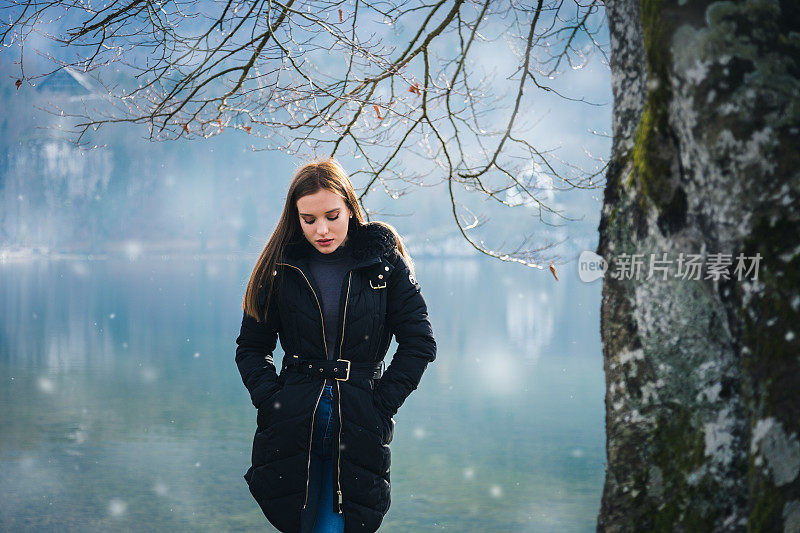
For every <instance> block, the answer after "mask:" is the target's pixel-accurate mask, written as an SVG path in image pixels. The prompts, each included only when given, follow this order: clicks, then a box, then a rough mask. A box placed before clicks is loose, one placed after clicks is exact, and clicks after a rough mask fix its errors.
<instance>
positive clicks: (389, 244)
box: [284, 219, 397, 261]
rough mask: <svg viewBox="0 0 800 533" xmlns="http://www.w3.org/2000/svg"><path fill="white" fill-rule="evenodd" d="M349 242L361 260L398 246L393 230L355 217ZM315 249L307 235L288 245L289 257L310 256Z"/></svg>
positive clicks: (287, 253) (350, 230)
mask: <svg viewBox="0 0 800 533" xmlns="http://www.w3.org/2000/svg"><path fill="white" fill-rule="evenodd" d="M348 233H349V237H348V238H347V244H348V245H349V246H351V247H352V250H353V252H352V253H353V258H354V259H355V260H356V261H361V260H364V259H367V258H370V257H380V256H382V255H383V254H385V253H387V252H390V251H392V250H393V249H394V248H395V247H396V246H397V241H396V240H395V238H394V234H393V233H392V231H391V230H390V229H389V228H387V227H386V226H384V225H383V224H380V223H378V222H367V223H365V224H359V223H358V222H357V221H355V219H352V221H351V223H350V229H349V231H348ZM312 250H314V247H313V245H312V244H311V243H310V242H308V240H307V239H306V238H305V236H301V237H300V239H298V240H295V241H292V242H290V243H288V244H287V245H286V249H285V251H284V253H285V255H286V256H287V257H308V256H309V255H310V253H311V251H312Z"/></svg>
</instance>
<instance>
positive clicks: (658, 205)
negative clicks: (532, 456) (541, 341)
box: [597, 0, 800, 531]
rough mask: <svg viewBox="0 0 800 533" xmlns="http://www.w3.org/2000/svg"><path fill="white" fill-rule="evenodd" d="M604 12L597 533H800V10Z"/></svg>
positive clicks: (783, 5)
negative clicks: (602, 465) (693, 261)
mask: <svg viewBox="0 0 800 533" xmlns="http://www.w3.org/2000/svg"><path fill="white" fill-rule="evenodd" d="M605 3H606V8H607V13H608V20H609V30H610V37H611V69H612V76H613V78H612V79H613V91H614V125H613V128H614V143H613V152H612V161H611V165H610V167H609V170H608V175H607V188H606V191H605V197H604V201H603V212H602V218H601V221H600V243H599V245H598V249H597V252H598V253H599V254H600V255H601V256H603V257H604V258H605V260H606V261H607V263H608V271H607V272H606V274H605V278H604V286H603V300H602V311H601V321H602V324H601V331H602V341H603V356H604V366H605V374H606V399H605V404H606V435H607V442H606V452H607V460H608V462H607V471H606V481H605V487H604V490H603V498H602V504H601V509H600V515H599V518H598V530H600V531H605V530H609V531H632V530H636V531H653V530H657V531H744V530H748V531H750V530H752V531H799V530H800V478H799V477H798V473H800V440H798V432H799V431H800V216H799V214H798V205H800V204H799V203H798V202H799V201H800V198H798V196H800V173H798V168H799V167H800V165H799V164H800V154H799V153H798V152H799V149H800V146H798V144H800V143H798V139H799V138H800V83H799V82H798V79H799V78H800V75H799V74H800V33H798V31H799V30H798V29H799V28H800V6H798V3H797V2H796V0H782V1H778V0H773V1H767V0H762V1H749V2H704V1H686V0H680V1H678V0H676V1H667V0H663V1H649V0H641V1H638V2H637V1H635V0H606V2H605ZM634 254H642V255H641V256H639V257H640V258H641V265H642V266H641V271H640V272H639V274H638V276H637V275H636V272H635V270H631V269H629V268H628V267H629V266H630V265H631V264H633V263H632V262H631V260H632V259H634ZM651 254H652V255H651ZM664 254H666V255H664ZM680 254H684V255H683V257H681V255H680ZM688 254H700V263H701V271H700V274H699V276H698V275H697V272H696V271H690V272H689V273H688V274H687V268H686V267H687V264H686V263H685V262H683V263H682V262H681V259H683V260H686V259H688V257H689V256H688ZM714 254H728V255H723V256H715V255H714ZM740 254H741V255H740ZM757 254H760V263H756V261H757V259H755V258H757V257H758V255H757ZM653 260H655V261H656V262H655V263H652V264H653V266H656V267H658V266H659V263H658V261H663V262H662V263H660V266H666V267H667V270H666V271H663V272H662V271H659V270H658V269H656V270H655V271H654V272H653V273H652V274H651V273H650V267H651V262H652V261H653ZM728 262H730V263H731V264H730V265H727V263H728ZM740 263H741V264H740ZM715 264H717V265H723V267H722V268H721V269H719V270H717V271H715V270H714V268H713V267H714V265H715ZM725 265H727V266H725ZM737 265H739V266H744V267H745V268H749V269H750V270H749V271H743V270H738V271H737V269H736V267H737ZM665 273H666V275H665ZM726 277H727V278H728V279H726ZM697 278H699V279H697ZM740 278H741V279H740Z"/></svg>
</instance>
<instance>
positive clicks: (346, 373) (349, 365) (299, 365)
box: [281, 355, 384, 381]
mask: <svg viewBox="0 0 800 533" xmlns="http://www.w3.org/2000/svg"><path fill="white" fill-rule="evenodd" d="M383 367H384V363H383V360H381V361H380V362H378V363H354V362H352V361H349V360H347V359H326V360H322V359H308V358H304V357H300V356H299V355H292V356H285V357H284V358H283V365H282V368H281V372H283V370H284V369H288V370H293V371H295V372H301V373H303V374H309V375H311V376H319V377H322V378H331V379H336V380H338V381H347V380H348V379H350V378H351V377H353V378H371V379H380V378H381V376H382V375H383Z"/></svg>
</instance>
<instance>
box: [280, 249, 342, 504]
mask: <svg viewBox="0 0 800 533" xmlns="http://www.w3.org/2000/svg"><path fill="white" fill-rule="evenodd" d="M278 264H279V265H286V266H290V267H292V268H295V269H297V271H298V272H300V274H301V275H302V276H303V279H305V280H306V283H308V288H309V289H311V294H313V295H314V299H315V300H316V301H317V307H319V318H320V321H321V323H322V345H323V346H324V347H325V354H326V357H327V353H328V344H327V342H326V341H325V317H324V316H323V314H322V306H321V305H320V303H319V298H317V293H316V292H314V287H312V286H311V282H310V281H308V278H307V277H306V275H305V274H304V273H303V271H302V270H301V269H300V268H298V267H296V266H294V265H290V264H289V263H278ZM345 305H346V303H345ZM337 388H338V387H337ZM324 390H325V380H322V387H321V388H320V389H319V395H318V396H317V402H316V403H315V404H314V410H313V411H311V431H310V432H309V435H308V463H307V464H306V495H305V497H304V498H303V509H305V508H306V505H307V504H308V484H309V481H310V479H311V439H312V438H313V437H314V416H315V415H316V414H317V406H319V399H320V398H322V391H324ZM339 416H340V417H341V414H340V415H339Z"/></svg>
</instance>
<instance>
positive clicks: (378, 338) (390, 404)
mask: <svg viewBox="0 0 800 533" xmlns="http://www.w3.org/2000/svg"><path fill="white" fill-rule="evenodd" d="M243 308H244V316H243V317H242V327H241V331H240V334H239V337H238V338H237V339H236V344H237V349H236V364H237V366H238V368H239V372H240V373H241V376H242V380H243V382H244V384H245V386H246V387H247V389H248V391H249V392H250V397H251V399H252V401H253V405H255V407H256V408H257V410H258V414H257V429H256V432H255V437H254V439H253V453H252V466H251V467H250V468H249V469H248V470H247V473H246V474H245V475H244V478H245V479H246V480H247V483H248V486H249V488H250V492H251V493H252V495H253V497H254V498H255V500H256V501H257V502H258V504H259V505H260V507H261V509H262V511H263V512H264V515H266V517H267V519H268V520H269V521H270V522H271V523H272V525H274V526H275V527H276V528H278V530H280V531H285V532H290V531H291V532H298V531H300V532H306V531H308V532H319V531H326V532H328V531H330V532H344V533H354V532H372V531H375V530H377V529H378V526H380V524H381V521H382V520H383V517H384V516H385V515H386V512H387V511H388V510H389V504H390V493H389V492H390V491H389V489H390V485H389V464H390V450H389V443H390V442H391V441H392V437H393V433H394V419H393V418H392V417H393V415H394V414H395V413H396V412H397V410H398V409H399V408H400V406H401V405H402V404H403V402H404V401H405V399H406V398H407V397H408V395H409V394H411V392H412V391H413V390H414V389H416V388H417V386H418V385H419V382H420V379H421V378H422V374H423V372H424V371H425V368H426V367H427V365H428V363H429V362H432V361H433V360H434V359H435V358H436V342H435V341H434V338H433V330H432V328H431V324H430V321H429V319H428V311H427V306H426V304H425V300H424V298H423V297H422V294H421V293H420V286H419V284H418V283H417V281H416V279H415V278H414V271H413V262H412V261H411V259H410V257H409V256H408V253H407V252H406V250H405V248H404V246H403V243H402V240H401V239H400V236H399V235H398V234H397V232H396V231H395V230H394V228H393V227H392V226H390V225H389V224H385V223H382V222H371V223H365V222H364V218H363V216H362V214H361V210H360V208H359V204H358V201H357V199H356V195H355V192H354V190H353V185H352V183H351V182H350V179H349V178H348V177H347V174H346V172H345V171H344V169H342V167H341V165H339V163H338V162H337V161H336V160H334V159H332V158H331V159H327V160H325V161H321V162H313V163H309V164H307V165H305V166H303V167H302V168H300V170H299V171H298V172H297V173H296V175H295V176H294V179H293V180H292V182H291V184H290V185H289V191H288V193H287V195H286V204H285V206H284V208H283V213H282V214H281V218H280V220H279V221H278V226H277V227H276V229H275V231H274V233H273V234H272V236H271V237H270V239H269V242H268V243H267V245H266V246H265V247H264V250H263V251H262V252H261V256H260V257H259V259H258V262H257V263H256V266H255V268H254V269H253V273H252V275H251V276H250V282H249V283H248V285H247V291H246V293H245V297H244V302H243ZM392 335H394V336H395V339H396V340H397V344H398V349H397V351H396V352H395V354H394V355H393V356H392V360H391V364H390V365H389V366H388V368H386V369H385V371H383V368H384V366H385V365H383V359H384V357H385V355H386V352H387V350H388V348H389V344H390V341H391V337H392ZM278 336H280V342H281V347H282V348H283V351H284V356H283V364H282V368H281V371H280V375H279V374H278V373H277V372H276V368H275V366H274V363H273V357H272V353H273V350H274V349H275V346H276V343H277V339H278Z"/></svg>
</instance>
